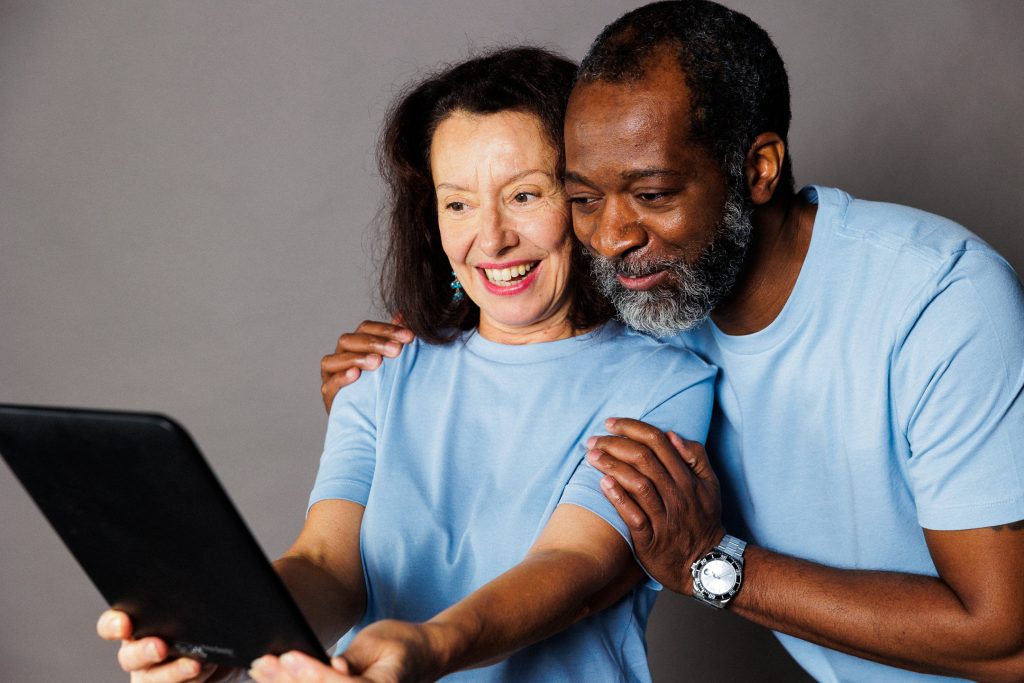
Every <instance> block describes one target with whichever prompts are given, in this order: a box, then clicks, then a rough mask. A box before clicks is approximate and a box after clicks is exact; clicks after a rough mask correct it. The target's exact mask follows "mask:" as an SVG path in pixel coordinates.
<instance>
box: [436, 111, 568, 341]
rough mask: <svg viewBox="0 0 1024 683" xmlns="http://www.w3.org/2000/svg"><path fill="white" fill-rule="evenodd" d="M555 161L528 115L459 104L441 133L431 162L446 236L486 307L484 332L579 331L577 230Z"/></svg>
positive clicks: (530, 337) (533, 337) (539, 336)
mask: <svg viewBox="0 0 1024 683" xmlns="http://www.w3.org/2000/svg"><path fill="white" fill-rule="evenodd" d="M557 164H558V153H557V151H556V150H555V149H554V148H553V147H552V146H551V144H550V143H549V142H548V140H547V138H546V137H545V135H544V133H543V130H542V129H541V125H540V122H539V121H538V120H537V118H536V117H535V116H532V115H530V114H522V113H518V112H499V113H496V114H470V113H467V112H464V111H456V112H454V113H453V114H451V115H449V116H448V117H447V118H445V119H444V120H443V121H442V122H441V123H440V124H439V125H438V126H437V130H436V131H435V132H434V138H433V140H432V141H431V145H430V170H431V173H432V175H433V179H434V188H435V191H436V193H437V222H438V225H439V226H440V229H441V244H442V246H443V247H444V251H445V254H446V255H447V256H448V260H449V261H450V262H451V264H452V270H454V271H455V274H456V275H457V276H458V278H459V281H460V282H461V283H462V286H463V288H464V289H465V292H466V295H467V296H469V298H470V299H472V300H473V301H474V303H476V304H477V306H479V307H480V333H481V334H482V335H483V336H484V337H486V338H488V339H491V340H493V341H500V342H503V343H528V342H531V341H547V340H551V339H561V338H565V337H569V336H572V334H573V331H572V327H571V325H570V324H569V321H568V311H569V306H570V304H571V301H570V300H569V296H568V282H569V277H570V273H569V262H570V256H571V254H572V248H573V237H572V230H571V229H570V226H569V213H568V205H567V203H566V199H565V195H564V193H563V191H562V186H561V183H559V179H558V177H557V174H558V168H557Z"/></svg>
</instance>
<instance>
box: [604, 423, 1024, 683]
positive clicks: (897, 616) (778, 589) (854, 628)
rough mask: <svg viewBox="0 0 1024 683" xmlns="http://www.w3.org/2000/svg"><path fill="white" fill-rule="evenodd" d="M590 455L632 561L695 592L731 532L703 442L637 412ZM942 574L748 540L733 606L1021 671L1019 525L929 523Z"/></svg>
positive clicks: (796, 630) (858, 649)
mask: <svg viewBox="0 0 1024 683" xmlns="http://www.w3.org/2000/svg"><path fill="white" fill-rule="evenodd" d="M608 427H609V432H611V433H612V434H613V436H607V437H600V438H595V439H593V440H592V441H591V442H590V445H591V448H592V451H591V453H590V454H589V455H588V458H589V459H590V460H591V462H592V463H593V464H594V466H595V467H597V468H598V469H599V470H601V471H602V472H604V473H605V474H607V475H609V476H608V477H606V479H605V480H603V482H602V485H603V486H604V487H605V492H606V495H607V496H608V498H609V499H610V500H611V502H612V503H613V504H614V505H615V507H616V509H617V510H618V511H619V513H620V514H621V515H622V517H623V519H624V520H625V521H626V523H627V525H628V526H629V527H630V532H631V534H632V536H633V542H634V547H635V551H636V555H637V557H638V558H639V559H640V561H641V563H642V564H643V565H644V567H646V569H647V571H648V572H650V574H651V575H652V576H654V578H656V579H657V580H658V581H660V582H661V583H662V584H664V585H665V586H666V587H668V588H670V589H672V590H674V591H676V592H679V593H682V594H684V595H692V592H693V591H692V589H693V586H692V578H691V575H690V565H691V564H692V563H693V562H694V561H696V560H697V559H698V558H699V557H701V556H703V555H704V554H705V553H706V552H708V551H709V550H711V548H713V547H714V546H715V545H716V544H717V543H718V542H719V541H720V540H721V537H722V535H723V534H724V530H723V528H722V524H721V512H720V511H721V503H720V495H719V490H718V482H717V479H716V477H715V474H714V472H713V471H712V470H711V467H710V464H709V463H708V460H707V455H706V453H705V451H704V448H703V447H702V446H701V445H700V444H697V443H694V442H685V441H683V440H682V439H679V437H677V436H675V435H674V434H670V435H665V434H664V433H663V432H661V431H659V430H657V429H655V428H654V427H651V426H649V425H646V424H644V423H641V422H637V421H635V420H626V419H617V420H612V421H609V424H608ZM924 535H925V540H926V542H927V544H928V549H929V552H930V553H931V556H932V559H933V561H934V563H935V566H936V568H937V570H938V574H939V576H938V577H937V578H936V577H929V576H920V575H914V574H904V573H897V572H878V571H861V570H844V569H835V568H831V567H826V566H823V565H820V564H815V563H812V562H808V561H805V560H800V559H796V558H792V557H787V556H784V555H780V554H778V553H773V552H771V551H769V550H766V549H764V548H760V547H757V546H748V547H747V551H746V553H745V554H744V560H745V566H744V580H743V589H742V590H741V591H740V593H739V594H738V595H737V597H736V598H734V599H733V600H732V601H731V602H730V603H729V609H731V610H732V611H734V612H736V613H737V614H739V615H741V616H743V617H745V618H747V619H749V620H751V621H753V622H755V623H758V624H760V625H762V626H765V627H767V628H770V629H773V630H776V631H781V632H783V633H788V634H790V635H793V636H796V637H798V638H802V639H804V640H808V641H811V642H814V643H818V644H820V645H824V646H826V647H830V648H833V649H836V650H841V651H843V652H847V653H850V654H852V655H855V656H858V657H863V658H866V659H871V660H875V661H878V662H882V663H884V664H888V665H891V666H896V667H901V668H905V669H912V670H915V671H921V672H925V673H933V674H943V675H952V676H960V677H965V678H971V679H975V680H981V681H1020V680H1022V679H1024V578H1022V577H1024V523H1020V522H1018V523H1015V524H1008V525H1004V526H1002V527H996V528H991V529H970V530H965V531H931V530H924Z"/></svg>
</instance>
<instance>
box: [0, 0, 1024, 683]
mask: <svg viewBox="0 0 1024 683" xmlns="http://www.w3.org/2000/svg"><path fill="white" fill-rule="evenodd" d="M730 3H731V4H732V5H733V6H735V7H736V8H737V9H740V10H742V11H744V12H747V13H748V14H750V15H751V16H752V17H753V18H754V19H755V20H757V21H758V22H760V23H761V24H762V25H764V26H765V27H766V28H767V29H768V31H769V32H770V33H771V34H772V35H773V36H774V37H775V39H776V41H777V43H778V45H779V47H780V49H781V51H782V54H783V56H784V57H786V59H787V61H788V64H789V70H790V75H791V79H792V85H793V105H794V106H793V111H794V124H793V130H792V135H791V148H792V153H793V157H794V158H795V162H796V166H795V168H796V175H797V179H798V181H799V182H802V183H806V182H817V183H824V184H834V185H838V186H840V187H843V188H845V189H847V190H849V191H851V192H853V193H854V194H856V195H859V196H862V197H866V198H872V199H882V200H890V201H896V202H901V203H907V204H911V205H914V206H918V207H921V208H924V209H928V210H931V211H935V212H937V213H941V214H945V215H947V216H950V217H952V218H954V219H956V220H958V221H960V222H962V223H964V224H966V225H968V226H970V227H971V228H973V229H974V230H975V231H977V232H978V233H979V234H981V235H982V236H983V237H985V238H986V239H987V240H989V241H990V242H991V243H993V244H994V245H995V246H996V247H997V248H998V249H999V250H1000V251H1002V252H1003V253H1004V254H1005V255H1006V256H1007V257H1008V258H1009V260H1010V261H1011V263H1013V264H1014V266H1015V267H1016V268H1017V270H1018V272H1020V271H1021V268H1022V267H1024V237H1022V236H1021V233H1020V231H1019V222H1020V216H1021V214H1022V213H1024V198H1022V196H1021V195H1022V193H1021V190H1022V179H1024V136H1021V135H1020V120H1021V119H1020V117H1021V112H1022V111H1024V88H1021V74H1022V73H1024V41H1022V39H1021V36H1020V33H1019V28H1020V27H1021V26H1022V25H1024V3H1020V2H1017V1H1016V0H1007V1H1004V2H951V1H939V0H931V1H928V2H925V1H923V0H922V1H918V2H906V1H897V2H892V1H891V0H886V1H870V2H869V1H862V2H842V3H839V2H837V3H825V2H817V1H815V0H764V1H762V2H757V1H755V0H742V1H741V0H730ZM632 6H635V3H631V2H613V1H612V0H599V1H598V0H587V1H584V0H528V1H525V2H511V1H504V2H502V1H498V0H449V1H446V2H435V3H428V2H411V1H409V2H395V1H387V2H384V1H379V2H369V1H366V2H353V1H343V0H338V1H336V2H328V1H321V2H271V1H264V0H244V1H243V0H226V1H220V2H211V1H209V0H202V1H198V0H184V1H177V2H172V1H170V0H167V1H160V2H155V1H148V2H147V1H141V0H140V1H129V0H111V1H108V2H101V1H99V0H0V401H4V402H26V403H39V404H72V405H89V406H105V407H116V408H131V409H145V410H153V411H161V412H167V413H169V414H172V415H174V416H176V417H178V418H179V419H181V420H182V421H183V422H184V423H185V424H186V425H187V426H188V428H189V429H190V430H191V431H192V433H193V434H194V436H195V437H196V439H197V441H198V443H199V444H200V447H201V448H202V449H203V450H204V451H205V452H206V453H207V454H208V457H209V459H210V461H211V462H212V465H213V467H214V469H215V470H216V471H217V472H218V473H219V475H220V476H221V478H222V480H223V482H224V484H225V486H226V487H227V489H228V490H229V492H230V493H231V495H232V496H233V498H234V500H235V501H236V503H237V504H238V506H239V508H241V511H242V513H243V515H244V516H245V517H246V519H247V520H248V521H249V523H250V525H251V527H252V529H253V530H254V532H255V534H256V535H257V537H258V538H259V539H260V541H261V543H262V544H263V546H264V548H265V549H266V551H267V553H268V554H269V555H276V554H277V553H279V552H281V551H282V550H284V549H285V547H286V546H287V544H288V543H289V541H290V540H291V539H292V538H293V536H294V534H295V533H296V532H297V531H298V529H299V527H300V524H301V522H302V519H303V513H304V507H305V500H306V494H307V490H308V487H309V486H310V483H311V481H312V479H313V476H314V472H315V470H316V466H317V460H318V457H319V453H320V447H321V439H322V433H323V429H324V424H325V416H324V411H323V407H322V405H321V403H320V396H319V393H318V388H319V376H318V362H319V360H320V357H321V356H322V355H323V354H324V353H326V352H328V351H330V350H331V349H332V348H333V345H334V341H335V339H336V337H337V335H338V333H339V332H341V331H343V330H348V329H351V328H352V327H353V326H355V325H356V324H357V323H359V321H361V320H362V319H363V318H364V317H367V316H369V315H372V314H374V313H375V309H374V307H373V303H372V298H371V285H370V283H371V279H372V275H373V266H372V262H371V260H370V258H369V255H368V254H369V253H370V251H371V247H372V241H373V239H372V235H371V234H370V233H368V232H367V226H369V225H370V224H371V222H372V219H373V217H374V213H375V211H376V209H377V207H378V203H379V198H380V194H379V184H378V179H377V177H376V175H375V170H374V165H373V155H372V146H373V143H374V138H375V135H376V131H377V128H378V125H379V123H380V120H381V116H382V114H383V112H384V110H385V108H386V106H387V104H388V102H389V100H390V99H391V98H392V96H393V95H394V93H395V92H396V90H397V89H398V87H399V86H400V85H401V84H403V83H405V82H407V81H408V80H409V79H410V78H412V77H414V76H416V75H417V74H418V73H421V71H422V70H423V69H424V68H425V67H430V66H433V65H436V64H438V63H439V62H442V61H446V60H457V59H460V58H461V57H464V56H465V55H466V54H467V52H468V51H469V50H470V49H472V48H473V47H486V46H490V45H493V44H496V43H509V42H519V41H531V42H534V43H539V44H542V45H546V46H552V47H556V48H559V49H561V50H562V51H564V52H565V53H566V54H568V55H570V56H571V57H573V58H577V59H578V58H580V57H581V56H582V55H583V54H584V52H585V50H586V47H587V45H588V44H589V42H590V40H591V39H592V38H593V37H594V36H595V35H596V34H597V33H598V31H599V30H600V29H601V27H602V26H603V25H604V24H606V23H607V22H609V21H611V20H612V19H614V18H615V17H616V16H618V15H619V14H620V13H621V12H622V11H623V10H625V9H628V8H630V7H632ZM794 438H799V435H796V434H795V435H794ZM838 542H841V541H838ZM103 606H104V604H103V602H102V600H101V598H100V597H99V595H98V593H97V592H96V591H95V590H94V589H93V587H92V586H91V585H90V584H89V583H88V581H87V580H86V578H85V577H84V575H83V574H81V572H80V571H79V569H78V567H77V566H76V565H75V564H74V561H73V560H72V559H71V557H70V556H69V555H68V554H67V553H66V552H65V550H64V549H63V547H62V546H61V545H60V543H59V541H58V540H57V538H56V536H55V535H54V534H53V533H52V532H51V531H50V529H49V528H48V527H47V525H46V523H45V522H44V521H43V519H42V517H41V516H40V515H39V513H38V512H37V511H36V509H35V508H34V507H33V505H32V503H31V501H30V500H29V499H28V498H27V496H26V495H25V494H24V493H23V492H22V490H21V489H20V488H19V486H18V485H17V483H16V482H15V481H14V480H13V477H12V476H11V474H10V472H9V471H8V470H6V468H4V467H2V466H0V681H12V682H14V681H17V682H22V681H40V682H53V681H69V682H72V681H74V682H77V681H85V682H92V681H97V682H100V681H116V680H122V679H123V678H126V677H124V676H123V675H122V674H120V672H119V670H118V669H117V667H116V664H115V662H114V650H115V648H114V647H113V646H109V645H107V644H105V643H102V642H100V641H99V640H98V639H97V638H96V637H95V636H94V635H93V624H94V621H95V619H96V616H97V615H98V614H99V612H100V610H101V609H102V608H103ZM650 652H651V663H652V667H653V671H654V675H655V679H656V680H657V681H677V680H684V679H693V680H699V679H700V678H701V677H704V676H712V675H714V676H715V677H716V680H719V681H730V680H733V681H746V680H760V681H770V680H784V681H790V680H802V679H803V676H802V674H800V673H799V672H798V670H797V669H796V668H795V666H794V665H793V664H792V662H791V661H790V660H789V659H788V657H787V656H786V655H785V654H784V653H783V652H782V651H781V649H780V648H779V647H778V646H777V645H776V644H775V642H774V640H773V639H772V638H771V637H770V635H768V634H767V632H765V631H762V630H761V629H759V628H756V627H752V626H749V625H747V624H745V623H743V622H741V621H740V620H739V619H737V618H735V617H733V616H732V615H730V614H719V613H714V612H713V611H712V610H709V609H704V608H702V607H700V606H696V605H691V604H689V603H688V602H687V601H685V600H683V599H681V598H677V597H673V596H664V597H663V598H662V600H661V601H660V602H659V604H658V607H657V608H656V610H655V613H654V618H653V622H652V625H651V629H650Z"/></svg>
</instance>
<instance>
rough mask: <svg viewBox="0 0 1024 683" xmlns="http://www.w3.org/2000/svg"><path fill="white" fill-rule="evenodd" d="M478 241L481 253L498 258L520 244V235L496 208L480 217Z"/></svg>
mask: <svg viewBox="0 0 1024 683" xmlns="http://www.w3.org/2000/svg"><path fill="white" fill-rule="evenodd" d="M478 239H479V240H480V249H481V251H483V252H484V253H485V254H488V255H489V256H498V255H500V254H501V253H502V252H503V251H505V250H507V249H510V248H512V247H514V246H516V245H517V244H519V233H518V232H517V231H516V230H515V228H514V226H513V225H512V224H511V222H510V221H509V220H508V218H507V217H506V216H505V215H504V214H503V213H502V211H501V209H500V208H499V207H494V208H492V209H490V210H489V211H486V212H483V213H482V215H481V216H480V226H479V237H478Z"/></svg>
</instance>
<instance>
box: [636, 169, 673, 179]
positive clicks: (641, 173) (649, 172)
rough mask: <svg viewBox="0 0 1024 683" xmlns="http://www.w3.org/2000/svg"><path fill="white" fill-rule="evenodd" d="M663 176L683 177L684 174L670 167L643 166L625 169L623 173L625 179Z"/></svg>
mask: <svg viewBox="0 0 1024 683" xmlns="http://www.w3.org/2000/svg"><path fill="white" fill-rule="evenodd" d="M662 176H671V177H673V178H682V177H683V174H682V173H680V172H679V171H674V170H672V169H669V168H641V169H638V170H636V171H624V172H623V173H622V178H623V180H640V179H642V178H659V177H662Z"/></svg>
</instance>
